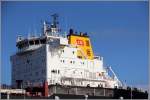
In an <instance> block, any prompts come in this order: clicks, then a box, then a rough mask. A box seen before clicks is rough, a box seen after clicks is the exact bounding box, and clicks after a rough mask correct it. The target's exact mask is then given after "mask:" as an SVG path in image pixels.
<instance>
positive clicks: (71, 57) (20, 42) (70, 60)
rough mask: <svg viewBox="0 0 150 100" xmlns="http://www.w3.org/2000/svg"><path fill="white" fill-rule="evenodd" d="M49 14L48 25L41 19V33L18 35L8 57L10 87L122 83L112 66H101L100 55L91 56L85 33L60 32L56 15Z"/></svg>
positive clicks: (91, 50) (88, 40)
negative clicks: (10, 73) (45, 84)
mask: <svg viewBox="0 0 150 100" xmlns="http://www.w3.org/2000/svg"><path fill="white" fill-rule="evenodd" d="M52 17H53V21H52V23H51V24H47V23H46V22H44V25H43V33H42V34H41V36H39V37H36V36H32V37H31V36H30V37H28V38H23V37H21V36H19V37H18V39H17V42H16V46H17V48H18V51H17V53H16V54H14V55H13V56H11V63H12V85H13V86H14V87H21V86H23V87H27V86H29V85H38V84H41V83H43V82H47V83H48V85H52V84H59V85H69V86H83V87H86V86H90V87H105V88H114V87H120V86H122V83H121V82H120V81H119V79H118V78H117V76H116V75H115V73H114V72H113V70H112V68H111V67H105V66H104V64H103V57H100V56H95V55H94V52H93V49H92V44H91V40H90V37H89V36H88V35H87V33H82V32H81V33H79V34H77V33H74V31H73V29H70V30H69V33H68V34H67V35H66V34H62V32H61V31H60V29H59V28H58V21H57V19H58V16H57V15H56V14H54V15H52ZM108 71H110V72H112V74H113V75H112V76H110V75H109V74H108ZM21 84H23V85H21Z"/></svg>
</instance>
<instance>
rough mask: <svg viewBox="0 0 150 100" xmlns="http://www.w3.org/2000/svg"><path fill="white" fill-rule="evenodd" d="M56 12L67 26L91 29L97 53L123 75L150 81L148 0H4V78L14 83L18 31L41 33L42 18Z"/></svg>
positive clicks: (136, 81)
mask: <svg viewBox="0 0 150 100" xmlns="http://www.w3.org/2000/svg"><path fill="white" fill-rule="evenodd" d="M53 13H58V14H59V16H60V18H59V21H60V27H61V28H62V31H68V30H69V28H73V29H74V30H75V31H77V32H87V33H88V34H89V35H90V37H91V39H92V40H91V41H92V44H93V49H94V51H95V54H97V55H101V56H103V57H104V63H105V65H106V66H112V68H113V70H114V71H115V72H116V74H117V75H118V77H119V79H121V80H122V81H125V80H126V83H127V84H128V85H136V86H139V85H140V86H146V85H148V2H141V1H140V2H137V1H136V2H102V1H101V2H2V83H6V84H10V83H11V64H10V56H11V55H12V54H14V53H15V52H16V47H15V42H16V37H17V35H18V34H21V35H23V36H27V34H29V33H34V34H39V33H41V27H42V21H44V20H48V21H50V20H51V18H50V15H51V14H53ZM67 29H68V30H67ZM35 32H36V33H35Z"/></svg>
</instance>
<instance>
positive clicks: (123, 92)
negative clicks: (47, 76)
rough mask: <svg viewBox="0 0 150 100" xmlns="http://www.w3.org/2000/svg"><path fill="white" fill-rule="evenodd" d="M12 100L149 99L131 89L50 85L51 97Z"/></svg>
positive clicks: (20, 96) (27, 97) (3, 96)
mask: <svg viewBox="0 0 150 100" xmlns="http://www.w3.org/2000/svg"><path fill="white" fill-rule="evenodd" d="M1 97H2V99H5V98H7V95H6V94H2V95H1ZM9 98H10V99H11V98H12V99H17V98H18V99H23V98H26V99H32V98H33V99H42V98H45V99H50V98H51V99H55V98H59V99H85V98H88V99H119V98H124V99H131V98H132V99H148V93H147V92H142V91H138V90H135V89H134V90H132V91H131V89H129V88H128V89H118V88H115V89H111V88H102V87H77V86H60V85H50V86H49V96H48V97H44V96H35V95H34V96H27V95H16V94H15V95H14V94H10V96H9Z"/></svg>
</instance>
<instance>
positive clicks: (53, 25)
mask: <svg viewBox="0 0 150 100" xmlns="http://www.w3.org/2000/svg"><path fill="white" fill-rule="evenodd" d="M51 16H52V18H53V22H52V24H51V28H57V25H58V24H59V22H58V14H56V13H55V14H53V15H51Z"/></svg>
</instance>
